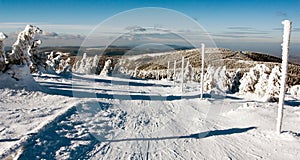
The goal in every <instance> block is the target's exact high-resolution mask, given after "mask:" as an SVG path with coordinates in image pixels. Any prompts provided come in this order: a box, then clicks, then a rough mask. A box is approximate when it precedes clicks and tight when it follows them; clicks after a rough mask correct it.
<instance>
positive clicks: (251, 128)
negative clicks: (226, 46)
mask: <svg viewBox="0 0 300 160" xmlns="http://www.w3.org/2000/svg"><path fill="white" fill-rule="evenodd" d="M35 79H36V81H38V83H39V84H40V85H42V86H44V89H43V91H39V92H37V91H26V90H11V89H2V90H1V91H0V117H1V121H0V123H1V125H0V146H1V147H0V155H1V156H0V159H4V158H6V157H10V158H12V157H14V156H15V157H19V159H299V158H300V128H299V126H300V100H297V99H294V98H293V97H292V96H290V95H287V101H286V105H285V110H284V121H283V133H282V134H281V135H277V134H276V133H275V127H276V116H277V104H276V103H265V102H260V101H258V100H257V98H256V97H255V96H253V95H247V96H239V95H227V96H225V95H223V96H218V95H214V94H205V96H204V97H205V99H204V100H201V99H199V84H197V83H189V84H188V85H187V86H186V89H185V92H184V93H181V89H180V87H179V86H180V85H179V84H178V85H175V86H174V84H173V82H168V81H156V80H137V79H125V78H118V77H99V76H92V75H77V74H73V76H64V77H59V76H53V75H42V76H40V77H35Z"/></svg>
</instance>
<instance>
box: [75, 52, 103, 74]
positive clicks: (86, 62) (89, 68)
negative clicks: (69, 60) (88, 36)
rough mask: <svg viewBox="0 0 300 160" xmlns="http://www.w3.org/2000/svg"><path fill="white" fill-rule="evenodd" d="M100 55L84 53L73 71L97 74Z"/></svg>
mask: <svg viewBox="0 0 300 160" xmlns="http://www.w3.org/2000/svg"><path fill="white" fill-rule="evenodd" d="M98 62H99V57H98V56H97V55H95V56H94V57H88V56H87V53H84V54H83V56H82V58H81V60H78V61H77V62H76V63H75V65H74V66H73V68H72V71H73V72H76V73H84V74H97V73H99V71H98V70H99V69H98Z"/></svg>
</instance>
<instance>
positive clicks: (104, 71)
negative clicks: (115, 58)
mask: <svg viewBox="0 0 300 160" xmlns="http://www.w3.org/2000/svg"><path fill="white" fill-rule="evenodd" d="M110 72H111V60H110V59H109V60H107V61H105V64H104V67H103V69H102V71H101V73H100V76H108V74H109V73H110Z"/></svg>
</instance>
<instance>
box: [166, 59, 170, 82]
mask: <svg viewBox="0 0 300 160" xmlns="http://www.w3.org/2000/svg"><path fill="white" fill-rule="evenodd" d="M169 69H170V61H168V69H167V79H168V76H169Z"/></svg>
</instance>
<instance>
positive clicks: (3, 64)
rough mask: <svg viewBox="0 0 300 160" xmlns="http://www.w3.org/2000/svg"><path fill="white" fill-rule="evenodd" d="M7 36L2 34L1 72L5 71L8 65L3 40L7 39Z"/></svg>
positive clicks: (0, 46) (0, 42)
mask: <svg viewBox="0 0 300 160" xmlns="http://www.w3.org/2000/svg"><path fill="white" fill-rule="evenodd" d="M6 38H7V36H6V35H5V34H4V33H2V32H0V71H4V70H5V68H6V67H5V66H6V65H5V64H6V62H5V61H6V56H5V53H4V45H3V40H4V39H6Z"/></svg>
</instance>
